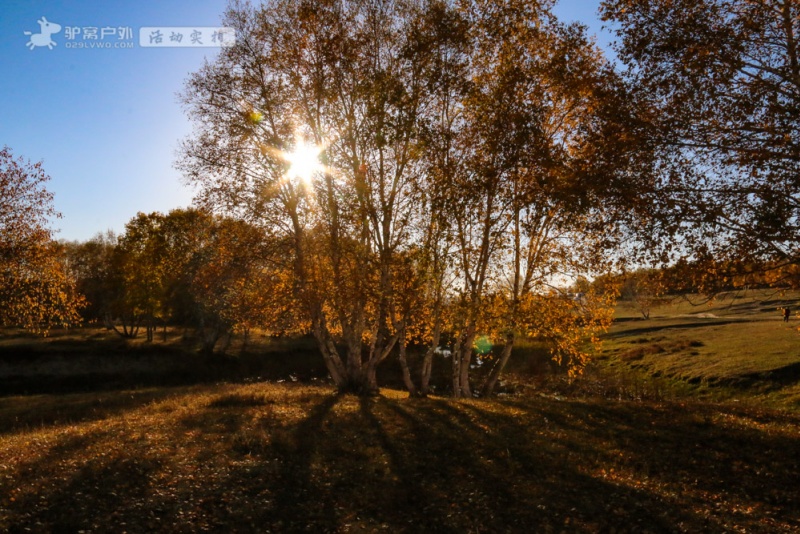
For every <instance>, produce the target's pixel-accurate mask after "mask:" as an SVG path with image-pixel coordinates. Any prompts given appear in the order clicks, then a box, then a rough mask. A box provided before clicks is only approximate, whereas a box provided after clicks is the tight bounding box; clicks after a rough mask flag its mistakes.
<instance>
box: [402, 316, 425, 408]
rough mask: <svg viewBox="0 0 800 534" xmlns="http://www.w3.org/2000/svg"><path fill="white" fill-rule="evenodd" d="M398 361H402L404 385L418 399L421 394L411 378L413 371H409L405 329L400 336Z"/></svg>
mask: <svg viewBox="0 0 800 534" xmlns="http://www.w3.org/2000/svg"><path fill="white" fill-rule="evenodd" d="M398 359H399V360H400V369H401V370H402V371H403V383H404V384H405V385H406V389H407V390H408V394H409V396H411V397H418V396H419V395H420V393H419V391H417V387H416V386H415V385H414V380H413V379H412V378H411V371H410V370H409V369H408V361H407V360H406V333H405V328H404V329H403V334H402V335H401V336H400V350H399V351H398Z"/></svg>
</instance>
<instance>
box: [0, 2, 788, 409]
mask: <svg viewBox="0 0 800 534" xmlns="http://www.w3.org/2000/svg"><path fill="white" fill-rule="evenodd" d="M553 4H554V0H541V1H538V2H530V1H527V0H303V1H299V2H296V1H290V0H269V1H267V2H266V3H265V4H264V5H261V6H252V5H250V4H249V3H240V2H237V1H234V2H232V3H231V5H230V7H229V9H228V11H227V13H226V18H225V21H224V23H225V24H226V25H227V26H231V27H234V28H235V29H236V30H237V42H236V44H235V46H232V47H229V48H224V49H222V50H221V51H220V54H219V56H218V57H217V58H216V59H215V60H214V61H213V62H210V63H207V64H206V65H205V66H204V67H203V68H202V69H200V70H199V71H198V72H196V73H194V74H193V75H192V76H191V77H190V79H189V80H188V82H187V84H186V89H185V92H184V94H183V102H184V104H185V106H186V109H187V112H188V116H189V118H190V119H191V120H192V121H193V123H194V134H193V135H192V136H191V137H190V138H189V139H187V140H186V141H185V142H184V144H183V146H182V156H181V158H180V161H179V162H178V166H179V167H180V168H181V169H182V170H183V171H184V173H185V175H186V177H187V179H188V180H189V181H190V182H192V183H193V184H195V185H196V186H198V188H199V191H200V198H199V205H200V209H198V210H184V211H177V212H173V213H170V214H168V215H161V214H152V215H139V216H138V217H137V218H135V219H134V220H132V221H131V222H130V223H129V224H128V226H127V228H126V230H125V233H124V235H122V236H121V237H120V238H119V239H118V240H116V241H115V240H111V239H108V238H102V237H101V238H97V239H95V240H93V241H91V242H88V243H83V244H79V245H70V246H68V247H67V249H70V250H68V251H66V252H65V254H66V256H65V257H68V258H70V260H69V262H67V263H68V265H69V268H70V269H72V272H74V273H75V274H76V275H77V278H78V280H79V281H80V282H79V289H80V290H81V291H82V293H83V294H85V295H86V297H87V301H88V308H87V310H88V311H87V312H86V313H92V314H94V315H95V316H103V317H106V318H108V320H109V321H112V320H113V321H115V324H117V326H118V328H119V329H120V331H121V333H122V334H123V335H134V333H135V332H136V329H137V328H138V326H139V325H143V326H144V327H145V329H146V331H147V335H148V337H149V338H152V336H153V335H154V330H153V329H154V327H155V325H156V324H159V322H164V321H169V322H174V323H177V324H193V325H195V326H196V327H197V328H199V329H201V331H203V332H204V333H205V338H206V339H207V343H206V347H207V348H208V347H210V348H208V350H213V347H214V345H215V344H216V342H217V341H218V339H219V338H220V336H222V335H224V333H225V332H230V331H233V330H237V329H238V330H241V331H245V332H246V331H247V330H248V329H249V328H252V327H254V326H261V327H266V328H270V329H274V330H278V331H285V330H296V331H307V332H310V333H312V334H313V336H314V337H315V339H316V341H317V344H318V346H319V350H320V353H321V355H322V357H323V359H324V361H325V363H326V365H327V368H328V370H329V372H330V375H331V377H332V379H333V380H334V382H335V383H336V385H337V386H338V387H339V388H340V389H341V390H346V391H355V392H360V393H372V392H375V391H376V390H377V387H378V384H377V375H376V372H377V368H378V366H379V365H380V364H381V363H382V362H383V361H385V360H386V359H387V358H388V357H389V356H391V355H396V356H397V357H398V359H399V361H400V365H401V366H402V368H403V375H404V379H405V382H406V385H407V387H408V389H409V391H410V392H411V394H412V395H425V394H427V392H428V389H429V381H430V374H431V367H432V362H433V356H434V354H435V353H436V352H437V351H438V352H442V349H443V347H446V350H447V351H449V352H451V353H452V360H451V361H452V391H453V394H454V395H455V396H457V397H458V396H472V395H473V394H474V392H473V388H475V387H476V386H478V387H479V388H480V393H483V394H486V395H488V394H491V392H492V391H493V388H494V387H495V384H496V383H497V380H498V377H499V376H500V373H501V372H502V371H503V368H504V366H505V364H506V362H507V361H508V358H509V356H510V354H511V350H512V349H513V346H514V343H515V341H516V340H517V339H518V338H519V337H521V336H527V337H535V338H538V339H541V340H545V341H547V342H548V343H549V344H550V346H551V347H552V351H553V354H554V356H555V357H556V358H557V359H558V361H559V362H560V363H561V364H562V365H563V366H564V368H565V369H569V370H571V371H578V370H579V369H580V368H581V366H582V365H583V364H584V363H585V359H586V349H585V346H586V341H587V340H590V339H592V338H593V337H594V335H595V334H596V333H597V332H598V331H600V330H602V329H603V328H605V327H606V326H607V325H608V324H609V321H610V311H609V310H610V307H611V304H612V302H613V298H614V296H615V295H616V293H617V292H618V291H619V290H620V289H621V290H623V291H625V292H627V293H628V296H630V297H631V298H641V300H642V307H643V314H644V315H645V316H647V309H648V307H649V304H648V303H650V302H651V301H652V300H653V299H656V298H658V297H659V295H661V294H663V292H664V291H665V287H664V284H665V283H667V282H665V278H664V276H663V274H664V273H667V272H685V270H686V269H689V270H690V271H691V273H692V276H691V277H686V276H683V275H682V276H680V278H681V279H682V280H683V283H687V282H686V281H687V280H689V279H690V278H691V286H692V288H696V289H699V290H707V291H713V290H714V289H718V288H720V287H723V286H730V285H731V284H733V285H736V284H739V283H742V284H744V283H752V281H754V280H758V281H759V283H766V284H775V285H779V284H782V285H800V277H798V273H800V269H798V264H799V263H800V256H798V255H799V254H800V253H799V252H798V251H800V219H799V218H798V216H800V194H799V193H798V192H799V191H800V168H799V166H800V137H798V132H800V123H799V122H800V111H798V110H800V60H798V44H797V35H798V32H800V0H759V1H755V0H604V1H603V2H602V4H601V14H602V16H603V17H604V19H605V20H606V21H608V22H609V23H610V24H611V26H612V28H614V30H615V31H616V32H617V35H618V37H619V41H618V43H617V44H616V52H617V55H618V57H619V59H620V61H621V64H622V65H623V66H625V67H627V68H626V70H624V71H621V70H620V69H618V68H617V67H616V66H615V65H612V64H610V63H609V62H608V61H607V60H606V59H605V58H604V57H603V54H602V52H601V51H600V50H599V49H598V48H597V47H596V46H595V45H594V43H593V41H592V40H591V39H590V38H589V37H587V35H586V33H585V28H583V27H581V26H580V25H575V24H572V25H565V24H562V23H561V22H559V21H558V20H557V19H556V17H555V16H554V15H553V13H552V6H553ZM309 154H312V155H313V156H314V158H315V160H314V161H311V160H310V159H309ZM0 156H2V159H0V163H2V165H3V167H2V171H3V172H2V175H0V176H2V177H3V180H4V181H3V183H2V189H0V192H2V194H3V195H12V197H9V198H15V199H17V200H15V202H16V205H19V206H22V207H21V208H20V209H21V210H22V212H24V211H25V210H26V209H29V208H26V207H25V206H31V205H33V206H37V205H38V206H39V208H42V206H44V208H42V209H40V211H38V212H37V213H38V214H39V215H37V216H35V217H33V218H30V217H29V218H28V220H31V221H33V222H32V223H31V226H30V228H29V229H27V230H26V229H24V228H23V227H22V226H14V225H15V224H17V223H15V222H9V221H16V220H17V219H15V217H17V218H19V220H22V219H23V218H24V217H22V215H20V214H19V213H13V212H11V211H8V209H7V208H6V207H5V206H6V201H5V196H4V198H3V200H4V202H3V205H2V209H3V210H4V211H2V212H0V254H1V255H0V261H2V262H3V263H2V265H0V267H1V268H2V269H3V276H4V278H3V286H2V288H0V290H2V291H3V295H4V296H7V299H6V300H7V301H8V302H9V303H11V304H9V305H8V306H4V308H3V311H2V313H3V314H5V315H3V316H2V317H0V320H2V321H3V322H5V323H9V322H17V323H23V324H26V325H38V324H49V323H52V322H53V321H56V322H57V321H62V322H70V321H72V320H73V318H74V310H75V305H76V304H79V301H80V299H81V297H79V296H77V295H78V292H76V291H75V287H74V284H73V283H72V282H70V280H69V276H68V273H69V272H71V271H69V269H67V270H65V268H63V265H67V264H66V263H64V262H63V261H62V262H60V263H59V262H58V261H53V260H50V259H48V258H51V257H56V256H54V255H52V254H49V253H45V252H44V251H48V250H51V249H52V247H53V245H52V243H51V239H50V234H49V233H48V232H47V231H46V230H43V228H44V226H43V224H42V223H43V222H44V219H45V218H46V217H47V216H51V215H53V212H52V208H51V207H50V202H51V199H50V197H49V196H48V195H47V193H46V192H45V191H44V189H43V188H42V187H41V183H42V182H43V181H44V180H45V179H46V178H45V177H44V175H43V174H42V173H41V169H40V168H38V166H30V164H27V165H28V167H27V168H23V167H24V166H25V165H26V164H24V163H23V162H20V161H16V160H13V158H11V157H10V154H6V152H4V153H2V154H0ZM20 169H22V170H20ZM15 173H16V175H19V174H20V173H21V174H27V175H29V176H31V177H32V180H31V181H30V182H29V185H28V186H25V187H28V189H25V187H23V186H18V187H17V189H16V190H15V189H14V187H13V186H7V183H11V184H13V183H14V182H13V177H14V176H15ZM9 180H10V181H9ZM6 191H9V192H6ZM13 195H16V197H13ZM22 212H20V213H22ZM212 213H214V214H217V215H211V214H212ZM37 217H38V218H37ZM25 228H27V227H25ZM19 235H25V236H39V237H31V238H30V239H28V240H27V241H25V240H23V241H25V242H31V243H38V245H36V246H32V247H31V248H30V249H28V248H24V247H20V246H19V245H18V244H17V243H16V242H15V241H14V239H15V237H13V236H19ZM9 236H12V237H9ZM26 239H27V238H26ZM15 247H16V248H15ZM70 247H71V248H70ZM48 261H49V262H50V267H49V268H44V267H42V266H43V265H44V264H45V263H46V262H48ZM37 262H38V263H37ZM625 262H627V263H628V264H629V266H632V268H633V269H634V270H636V269H639V270H638V271H637V273H636V275H635V276H632V277H628V279H627V280H626V281H625V282H624V283H623V284H620V283H616V282H619V279H615V278H614V277H613V276H612V277H607V278H606V279H605V281H608V282H609V283H594V284H591V283H588V280H591V279H596V278H597V276H598V275H599V274H601V273H606V272H609V271H612V270H614V269H618V270H619V269H620V267H621V266H622V264H624V263H625ZM648 264H649V265H657V266H660V267H661V268H662V269H661V270H659V271H652V270H646V269H641V268H642V267H643V266H645V265H648ZM59 265H61V267H59ZM34 266H35V267H34ZM664 266H669V269H667V270H664V269H663V267H664ZM39 271H41V272H47V273H51V277H50V279H48V281H45V279H46V277H38V278H36V277H34V276H33V274H32V273H34V272H39ZM65 273H66V274H65ZM615 280H616V282H615ZM599 281H600V282H602V281H603V278H602V277H601V278H599ZM748 281H749V282H748ZM611 282H615V283H611ZM571 283H573V284H574V286H575V287H574V289H573V290H571V291H565V290H563V289H558V288H564V287H567V286H569V285H570V284H571ZM626 284H627V285H626ZM37 291H38V292H39V293H36V292H37ZM34 294H37V295H40V296H41V295H46V296H45V297H42V298H39V297H35V298H34V297H29V295H34ZM15 298H16V300H14V299H15ZM25 299H32V300H27V301H26V300H25ZM48 299H49V300H48ZM33 300H36V301H37V302H50V303H51V304H52V306H49V307H48V306H44V307H40V308H36V306H29V305H28V304H29V303H30V302H32V301H33ZM37 310H38V311H37ZM56 310H61V311H58V312H57V311H56ZM26 314H28V316H26ZM59 314H60V315H59ZM487 337H488V338H489V339H491V340H492V341H493V342H494V343H495V344H496V346H498V347H502V349H501V350H500V353H499V354H497V355H496V358H495V360H494V362H495V364H494V368H493V369H492V372H491V373H489V375H488V377H487V378H486V380H485V382H484V383H483V384H475V383H474V377H472V376H471V375H470V369H471V364H472V358H473V355H474V353H475V350H476V345H477V344H478V341H479V340H483V339H487ZM409 349H413V352H414V353H415V354H418V355H419V361H418V362H413V361H411V360H410V359H409V357H408V354H409ZM414 363H416V364H417V365H416V366H415V365H413V364H414Z"/></svg>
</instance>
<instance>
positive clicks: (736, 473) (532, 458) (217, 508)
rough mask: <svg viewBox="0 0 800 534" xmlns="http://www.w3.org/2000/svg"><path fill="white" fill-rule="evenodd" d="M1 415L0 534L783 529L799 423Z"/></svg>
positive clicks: (285, 396)
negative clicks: (3, 533) (30, 533)
mask: <svg viewBox="0 0 800 534" xmlns="http://www.w3.org/2000/svg"><path fill="white" fill-rule="evenodd" d="M33 413H36V414H42V418H41V420H40V421H36V420H35V418H34V417H33V415H32V414H33ZM0 414H2V420H3V422H4V423H3V427H2V430H1V433H0V530H2V531H8V532H22V531H26V530H27V529H30V530H31V531H34V532H53V531H63V532H78V531H81V530H83V531H87V532H88V531H94V532H153V531H159V532H198V531H206V530H213V531H225V532H291V531H294V532H296V531H308V532H376V531H384V532H418V531H420V530H425V531H436V532H562V531H567V532H603V531H605V532H610V531H611V529H612V528H614V529H616V531H618V532H621V531H638V532H675V531H678V532H700V531H705V532H723V531H743V532H744V531H747V532H781V531H785V532H789V531H800V504H798V503H800V500H799V499H798V490H797V486H796V482H797V480H798V479H800V463H799V462H800V460H799V459H800V441H799V439H798V438H800V429H799V428H798V423H800V420H798V417H797V416H795V415H787V414H782V413H778V412H769V411H763V410H751V409H745V408H731V407H721V406H712V405H705V404H679V403H645V404H642V403H628V402H589V401H578V400H574V401H570V400H564V401H557V400H553V399H550V398H542V397H533V398H523V397H514V398H510V399H507V400H504V401H460V402H456V401H450V400H445V399H437V398H433V399H427V400H412V399H407V398H406V395H405V394H404V393H401V392H396V391H392V390H385V391H384V392H383V396H382V397H380V398H376V399H358V398H354V397H338V396H335V395H333V394H331V392H330V391H329V390H328V389H326V388H322V387H310V386H303V385H298V384H282V385H276V384H252V385H244V386H242V385H240V386H235V385H217V386H194V387H190V388H171V389H170V388H164V389H152V390H147V391H137V392H116V393H104V394H81V395H71V396H66V397H64V396H37V397H7V398H3V399H0ZM47 414H49V415H47Z"/></svg>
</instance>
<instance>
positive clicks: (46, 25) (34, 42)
mask: <svg viewBox="0 0 800 534" xmlns="http://www.w3.org/2000/svg"><path fill="white" fill-rule="evenodd" d="M36 22H38V23H39V27H40V28H41V32H40V33H31V32H23V33H24V34H25V35H30V36H31V39H30V41H28V42H27V43H25V46H27V47H29V48H30V49H31V50H33V49H34V48H36V47H37V46H46V47H47V48H48V49H49V50H52V49H53V47H54V46H56V43H55V42H54V41H53V40H52V39H51V38H50V36H51V35H53V34H54V33H58V32H60V31H61V25H59V24H56V23H55V22H48V20H47V19H46V18H44V17H42V18H41V19H40V20H37V21H36Z"/></svg>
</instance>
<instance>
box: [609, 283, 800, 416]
mask: <svg viewBox="0 0 800 534" xmlns="http://www.w3.org/2000/svg"><path fill="white" fill-rule="evenodd" d="M798 296H799V295H797V294H795V293H782V294H781V293H776V292H767V291H751V292H749V293H744V292H743V293H731V294H726V295H722V296H721V297H720V298H718V299H717V300H715V301H712V302H709V303H705V304H702V305H697V304H696V303H697V302H700V299H699V297H695V298H693V299H676V300H675V301H674V302H673V303H672V304H669V305H666V306H662V307H660V308H657V309H656V310H654V312H653V315H652V319H651V320H649V321H644V320H639V319H637V318H635V317H634V315H635V314H634V312H635V310H633V309H632V308H631V307H630V305H627V307H626V305H625V304H623V305H622V306H621V307H620V309H619V310H618V312H617V315H618V320H617V322H616V323H615V325H614V327H613V328H612V329H611V331H610V332H609V334H608V335H607V336H606V343H605V347H604V349H603V353H602V355H601V357H602V358H604V359H605V360H606V362H607V365H606V366H605V368H606V370H617V371H619V372H627V371H625V370H626V369H627V370H636V371H639V372H640V373H642V374H643V376H648V377H650V378H666V379H670V380H674V381H677V382H683V383H686V384H694V385H698V386H703V387H704V388H706V389H705V391H704V392H705V393H717V394H720V395H718V397H720V398H721V397H728V398H730V397H736V398H739V399H742V400H746V399H749V400H751V401H752V400H755V401H758V402H767V403H771V404H773V405H775V406H778V407H782V408H791V409H798V408H800V395H798V394H797V392H798V388H797V384H798V381H800V350H798V346H799V345H800V332H798V327H799V326H800V317H798V316H794V317H793V318H792V320H791V321H790V322H789V323H788V324H787V323H784V322H783V321H782V318H781V313H780V311H779V309H778V308H780V307H781V306H784V305H790V306H792V308H794V309H795V310H797V309H798V303H799V302H800V301H799V300H798ZM691 301H694V303H695V304H693V303H692V302H691ZM709 387H712V388H714V391H711V390H709V389H708V388H709Z"/></svg>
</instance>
